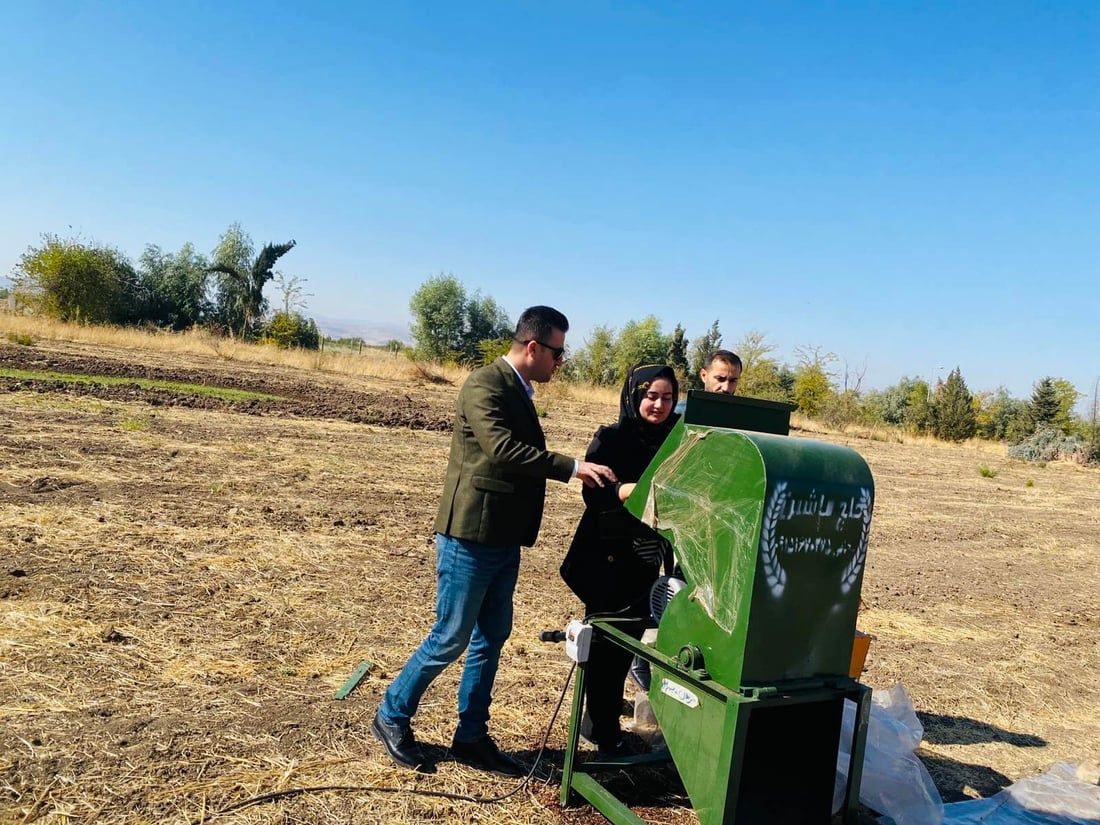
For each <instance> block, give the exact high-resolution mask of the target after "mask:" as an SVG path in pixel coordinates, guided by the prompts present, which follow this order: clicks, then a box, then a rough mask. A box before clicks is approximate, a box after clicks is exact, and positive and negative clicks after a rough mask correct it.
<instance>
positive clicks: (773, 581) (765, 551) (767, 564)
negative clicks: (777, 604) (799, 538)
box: [760, 481, 787, 598]
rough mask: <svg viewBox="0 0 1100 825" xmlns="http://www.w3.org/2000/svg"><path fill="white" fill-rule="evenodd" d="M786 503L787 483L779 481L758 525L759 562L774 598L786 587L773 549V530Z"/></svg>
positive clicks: (784, 577)
mask: <svg viewBox="0 0 1100 825" xmlns="http://www.w3.org/2000/svg"><path fill="white" fill-rule="evenodd" d="M786 503H787V482H785V481H780V482H778V483H776V485H775V488H774V489H773V490H772V495H771V498H770V499H768V506H767V507H766V508H764V520H763V522H762V523H761V525H760V561H761V563H762V564H763V565H764V578H765V581H767V583H768V587H769V588H771V592H772V595H773V596H774V597H775V598H779V597H780V596H782V595H783V589H784V588H785V587H786V586H787V571H785V570H784V569H783V565H782V564H780V563H779V553H778V552H776V549H775V528H776V525H778V524H779V516H780V514H781V513H782V512H783V506H784V505H785V504H786Z"/></svg>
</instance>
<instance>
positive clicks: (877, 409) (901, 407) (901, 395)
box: [864, 376, 928, 426]
mask: <svg viewBox="0 0 1100 825" xmlns="http://www.w3.org/2000/svg"><path fill="white" fill-rule="evenodd" d="M917 384H918V381H917V379H913V378H909V377H908V376H902V378H901V380H900V381H898V383H897V384H894V385H892V386H889V387H887V388H886V389H884V390H872V391H870V392H868V393H867V395H866V397H865V398H864V410H865V412H866V414H867V417H868V419H869V420H871V421H877V422H881V423H883V424H892V425H894V426H903V425H905V424H906V423H907V421H906V419H907V417H908V412H909V405H910V403H911V402H912V400H913V398H914V396H915V393H914V390H915V389H916V388H917ZM920 394H922V395H923V396H924V398H925V402H926V404H927V399H928V385H927V384H925V383H924V382H920Z"/></svg>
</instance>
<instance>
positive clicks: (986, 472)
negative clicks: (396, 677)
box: [978, 464, 997, 478]
mask: <svg viewBox="0 0 1100 825" xmlns="http://www.w3.org/2000/svg"><path fill="white" fill-rule="evenodd" d="M978 474H979V475H981V477H982V478H996V477H997V471H996V470H994V469H993V468H992V467H987V466H986V465H984V464H983V465H982V466H980V467H979V468H978Z"/></svg>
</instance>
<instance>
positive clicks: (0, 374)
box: [0, 368, 282, 401]
mask: <svg viewBox="0 0 1100 825" xmlns="http://www.w3.org/2000/svg"><path fill="white" fill-rule="evenodd" d="M0 378H21V379H23V380H26V381H64V382H65V383H68V384H101V385H103V386H105V387H110V386H118V385H127V386H128V385H131V384H136V385H137V386H139V387H141V388H142V389H143V390H167V391H169V392H178V393H185V394H188V395H209V396H212V397H214V398H220V399H221V400H222V401H281V400H282V398H281V397H280V396H278V395H268V394H267V393H262V392H249V391H247V390H234V389H228V388H226V387H208V386H206V385H205V384H183V383H180V382H178V381H157V380H155V379H152V378H122V377H119V376H115V375H71V374H69V373H63V372H36V371H33V370H13V369H4V368H0Z"/></svg>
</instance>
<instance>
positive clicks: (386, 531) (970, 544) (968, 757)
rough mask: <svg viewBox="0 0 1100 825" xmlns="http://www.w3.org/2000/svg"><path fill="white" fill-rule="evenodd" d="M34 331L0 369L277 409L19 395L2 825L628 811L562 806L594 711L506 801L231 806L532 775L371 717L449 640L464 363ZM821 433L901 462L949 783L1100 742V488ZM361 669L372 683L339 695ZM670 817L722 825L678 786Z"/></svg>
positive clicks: (986, 777)
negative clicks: (481, 769)
mask: <svg viewBox="0 0 1100 825" xmlns="http://www.w3.org/2000/svg"><path fill="white" fill-rule="evenodd" d="M17 321H18V322H19V323H22V321H21V320H20V319H13V318H10V316H9V317H4V316H0V368H7V369H21V370H37V371H52V372H56V373H65V374H79V373H90V374H97V375H107V374H110V375H115V376H120V377H132V378H145V379H161V380H168V379H171V380H175V381H185V382H189V383H193V384H206V385H208V386H222V387H236V388H238V389H245V390H254V391H257V392H263V393H266V394H269V395H275V396H278V400H274V401H256V400H253V401H221V400H219V399H218V398H217V397H211V396H202V395H198V394H190V393H187V392H183V391H173V390H165V389H155V388H154V389H149V388H148V387H143V386H139V385H137V384H126V383H125V382H124V383H122V384H117V385H113V386H110V387H106V386H102V385H94V384H73V383H70V382H65V381H62V380H45V381H43V380H35V379H32V378H27V377H25V376H24V377H0V552H2V557H3V564H2V565H0V822H3V823H29V822H37V823H50V824H51V825H54V824H55V823H93V822H95V823H127V824H132V823H161V822H171V823H179V824H180V825H183V824H184V823H198V822H202V821H204V820H205V821H216V822H224V823H238V824H239V825H244V824H245V823H247V824H248V825H256V824H257V823H367V822H378V823H383V822H386V823H390V822H398V823H401V822H407V823H411V822H448V823H450V822H460V823H478V822H493V823H523V825H536V823H562V822H565V823H588V822H601V821H603V820H602V819H601V818H600V817H598V816H596V815H595V814H593V812H592V811H591V810H590V809H587V808H584V807H577V808H570V809H567V810H565V811H563V810H561V809H560V807H559V806H558V804H557V793H558V786H557V769H558V767H559V766H560V763H561V749H562V746H563V743H564V737H565V719H564V715H565V711H563V716H562V717H560V718H559V719H558V722H557V724H556V725H555V726H554V727H553V729H552V730H551V732H550V737H549V746H548V751H547V754H546V756H545V758H544V765H543V766H540V768H539V770H538V772H537V774H536V781H534V782H532V783H531V784H530V785H529V786H528V787H526V788H524V789H523V790H521V791H520V792H519V793H517V794H515V795H514V796H512V797H510V798H509V799H507V800H506V801H503V802H500V803H498V804H475V803H471V802H464V801H457V800H451V799H445V798H441V797H432V796H422V795H414V794H410V793H392V792H372V791H365V790H361V789H360V790H347V789H345V790H331V791H326V792H311V793H303V794H299V795H296V796H290V797H286V798H281V799H277V800H273V801H269V802H265V803H262V804H258V805H254V806H250V807H247V808H242V809H240V810H237V811H233V812H229V813H225V814H222V815H218V816H215V813H216V812H218V811H219V810H221V809H223V808H225V807H226V806H230V805H233V804H234V803H237V802H240V801H242V800H246V799H249V798H251V797H253V796H255V795H259V794H265V793H268V792H271V791H280V790H285V789H290V788H301V787H316V786H354V787H355V788H362V787H364V786H380V787H384V788H398V789H409V790H421V791H443V792H449V793H455V794H475V795H481V796H492V795H496V794H502V793H507V792H508V791H511V790H512V789H513V788H514V783H512V782H510V781H508V780H504V779H497V778H491V777H486V776H484V775H482V774H479V773H477V772H475V771H472V770H470V769H468V768H465V767H463V766H461V765H458V764H455V763H453V762H448V761H444V762H442V763H441V765H440V770H439V773H438V774H437V775H435V776H429V777H418V776H415V775H412V774H409V773H406V772H402V771H398V770H396V769H394V768H393V767H392V766H391V765H390V763H389V761H388V760H387V759H386V758H385V755H384V754H383V753H381V752H380V746H379V745H378V743H377V742H376V741H375V740H374V739H373V738H372V737H371V736H370V733H369V730H368V726H369V723H370V719H371V717H372V715H373V713H374V710H375V707H376V705H377V702H378V699H379V696H380V693H381V691H382V689H383V688H384V687H385V685H386V684H387V682H388V680H389V679H390V678H391V677H392V676H393V674H394V673H395V672H396V670H397V669H398V668H399V667H400V666H401V665H402V664H403V662H404V660H405V658H406V657H407V656H408V654H409V653H410V652H411V650H412V649H413V647H414V646H415V645H416V644H417V643H418V642H419V641H420V639H421V638H422V637H423V635H424V633H425V632H426V631H427V629H428V627H429V625H430V622H431V618H432V615H431V614H432V604H433V595H434V568H433V550H432V532H431V526H432V521H433V517H434V513H435V506H436V501H437V496H438V493H439V488H440V484H441V480H442V476H443V472H444V468H445V464H446V458H447V447H448V443H449V433H448V428H449V420H450V412H451V408H452V404H453V400H454V396H455V393H456V383H457V382H458V381H460V380H461V374H457V373H456V374H448V375H439V374H434V373H429V372H426V371H422V370H419V369H417V368H416V367H414V366H412V365H410V364H408V362H405V361H400V362H394V361H391V362H384V360H383V359H382V358H381V356H379V357H378V358H377V359H375V360H374V361H373V362H372V361H371V360H370V359H366V357H365V356H364V359H359V360H352V359H353V358H354V356H341V357H342V358H343V359H344V361H340V360H338V359H337V358H336V357H335V356H334V357H333V358H332V359H331V360H326V359H324V358H319V357H317V356H296V357H297V358H299V359H301V360H300V361H299V362H297V363H291V362H289V361H287V360H285V359H283V358H282V356H279V355H278V354H277V353H273V352H272V351H270V350H263V349H261V348H247V347H243V346H242V345H226V344H218V343H216V342H209V341H205V342H204V341H200V340H196V341H192V342H190V343H189V344H187V346H182V345H179V344H175V343H172V344H165V345H158V344H156V343H155V342H150V339H142V338H141V337H140V336H138V337H135V339H134V340H133V341H128V340H127V341H120V340H118V339H112V338H107V339H101V340H93V339H90V338H89V337H88V336H87V335H83V334H82V333H79V332H78V331H74V330H71V329H67V328H58V329H59V331H57V330H55V331H53V332H48V331H44V330H42V329H37V328H36V329H35V330H33V336H32V337H33V339H34V340H33V344H32V345H30V346H20V345H16V344H14V343H7V332H8V331H10V330H14V332H16V333H20V334H25V333H23V327H19V326H17V325H16V322H17ZM219 347H220V348H221V351H219ZM229 347H232V350H230V349H229ZM539 405H540V406H546V407H547V408H548V411H547V415H546V417H545V419H544V426H545V429H546V432H547V437H548V440H549V442H550V444H551V446H552V447H553V448H555V449H558V450H560V451H563V452H567V453H572V454H580V453H581V452H583V449H584V447H585V445H586V443H587V441H588V438H589V437H590V435H591V433H592V431H593V430H594V429H595V428H596V426H597V425H599V424H601V423H605V422H607V421H610V420H611V419H612V418H613V416H614V414H615V409H616V407H615V403H614V397H613V394H607V395H601V394H599V393H596V394H592V393H589V394H587V395H586V396H585V397H578V396H575V395H573V394H571V393H570V391H568V390H567V389H566V388H564V387H562V386H559V385H555V384H550V385H548V386H546V387H544V388H541V389H540V399H539ZM794 437H799V438H803V437H812V438H819V439H824V440H830V441H838V442H841V443H845V444H847V445H848V446H850V447H852V448H854V449H855V450H857V451H858V452H860V453H861V454H862V455H863V456H864V457H865V458H866V460H867V461H868V463H869V464H870V466H871V469H872V471H873V472H874V475H875V480H876V485H877V494H876V512H875V521H874V525H873V527H872V535H871V546H870V551H869V554H868V568H867V572H866V576H865V582H864V588H863V598H864V603H865V608H864V610H863V612H862V614H861V620H860V624H861V627H862V628H863V629H864V630H866V631H868V632H870V633H872V634H873V635H874V636H875V642H874V644H873V645H872V648H871V654H870V657H869V660H868V667H867V671H866V673H865V677H864V678H865V681H866V682H868V683H869V684H870V685H872V686H873V687H874V686H882V687H887V686H891V685H893V684H895V683H897V682H902V683H903V684H904V685H905V687H906V689H907V690H908V692H909V695H910V697H911V699H912V701H913V703H914V705H915V706H916V708H917V710H918V712H919V713H920V714H921V717H922V720H923V722H924V724H925V728H926V730H925V742H924V745H923V747H922V751H921V755H922V757H923V758H924V760H925V763H926V764H927V765H928V767H929V768H930V770H931V771H932V773H933V776H934V777H935V779H936V781H937V784H938V786H939V788H940V791H941V793H942V794H943V796H944V797H945V798H946V799H948V800H953V799H961V798H964V797H966V796H976V795H981V796H985V795H989V794H992V793H994V792H996V791H997V790H998V789H1000V788H1001V787H1003V786H1004V785H1006V784H1008V783H1010V782H1011V781H1013V780H1015V779H1018V778H1021V777H1024V776H1029V775H1033V774H1036V773H1039V772H1041V771H1043V770H1044V769H1045V768H1047V767H1048V766H1049V765H1050V764H1051V763H1053V762H1057V761H1071V762H1076V761H1080V760H1083V759H1085V758H1089V757H1091V758H1096V757H1097V756H1098V755H1100V753H1098V750H1100V530H1098V528H1097V525H1098V524H1100V472H1098V471H1097V470H1095V469H1086V468H1082V467H1079V466H1076V465H1070V464H1060V463H1059V464H1048V465H1046V466H1037V465H1027V464H1023V463H1019V462H1015V461H1011V460H1009V459H1007V458H1006V457H1005V453H1004V450H1003V449H1002V448H1000V447H996V446H992V445H984V444H971V445H962V446H950V445H945V444H940V443H935V442H924V441H912V440H906V439H902V440H899V439H897V438H896V437H894V436H892V435H888V434H887V435H884V434H881V433H879V434H874V435H873V437H860V436H856V435H844V434H828V433H817V432H809V431H807V430H800V431H798V432H796V433H795V434H794ZM981 466H985V467H989V468H992V469H994V470H996V475H995V476H994V477H991V478H989V477H983V476H982V475H981V474H980V473H979V467H981ZM581 509H582V505H581V500H580V493H579V488H578V486H577V483H576V482H574V483H573V484H572V485H569V486H565V485H551V488H550V491H549V494H548V509H547V515H546V519H545V522H544V525H543V530H542V534H541V538H540V541H539V543H538V546H536V547H535V548H533V549H531V550H525V551H524V562H523V568H522V572H521V580H520V585H519V588H518V591H517V593H516V605H517V611H516V626H515V630H514V634H513V636H512V639H511V641H510V642H509V643H508V646H507V648H506V650H505V656H504V660H503V662H502V667H501V671H500V675H499V678H498V684H497V695H496V701H495V704H494V717H493V732H494V734H495V735H496V737H497V739H498V741H499V742H500V743H501V745H502V746H503V747H504V748H505V749H506V750H508V751H511V752H513V753H515V754H517V755H519V756H520V758H522V759H525V760H528V761H530V760H531V759H532V758H533V756H534V754H535V752H536V751H537V749H538V746H539V743H540V742H541V740H542V737H543V734H544V730H545V728H546V725H547V723H548V722H549V720H550V717H551V714H552V712H553V710H554V707H555V704H556V703H557V701H558V697H559V695H560V693H561V690H562V686H563V684H564V681H565V678H566V675H567V673H568V662H567V660H566V659H565V657H564V654H563V652H562V650H561V648H560V646H553V645H548V644H544V643H540V642H539V641H538V633H539V631H541V630H543V629H550V628H560V627H562V626H563V625H564V623H565V622H566V621H567V620H568V619H569V618H571V617H575V616H577V615H578V614H579V613H580V610H581V608H580V605H579V603H578V602H577V601H576V600H575V599H574V598H573V597H572V595H571V594H570V593H569V592H568V591H567V589H566V588H565V587H564V585H563V584H562V583H561V582H560V580H559V578H558V575H557V567H558V564H559V562H560V560H561V558H562V555H563V553H564V550H565V547H566V546H567V544H568V541H569V539H570V536H571V534H572V530H573V528H574V526H575V524H576V522H577V519H578V517H579V515H580V512H581ZM363 661H369V662H371V663H372V665H373V669H372V670H371V672H370V674H369V675H368V676H367V678H366V679H365V680H364V681H363V682H362V684H361V685H360V687H359V688H358V689H357V690H356V691H355V692H353V693H352V694H351V695H350V696H349V697H348V698H347V699H345V700H342V701H338V700H335V699H334V698H333V694H334V692H335V691H336V690H337V689H338V688H339V687H340V685H341V684H342V683H343V682H344V681H345V680H346V679H347V678H348V677H349V675H350V674H351V673H352V672H353V671H354V670H355V668H356V666H357V665H359V663H360V662H363ZM457 677H458V669H457V668H452V669H451V670H449V671H448V672H445V673H444V675H443V676H442V677H441V678H440V680H439V681H438V682H437V683H436V685H435V686H434V687H433V689H432V690H431V691H430V692H429V694H428V695H427V697H426V699H425V702H424V705H423V706H422V709H421V713H420V715H419V716H418V717H417V720H416V721H417V726H416V727H417V733H418V735H419V736H420V737H421V738H422V739H423V740H424V741H426V742H427V743H429V744H430V745H432V746H434V749H435V753H436V754H437V755H439V756H442V755H443V754H444V748H445V746H446V745H447V744H448V743H449V741H450V737H451V734H452V732H453V713H454V691H455V687H456V684H457ZM645 816H646V818H647V819H649V820H650V821H653V822H675V823H680V822H685V823H686V822H692V821H694V817H693V815H692V814H691V812H690V810H688V809H687V808H686V807H685V805H684V804H683V800H682V799H681V798H678V797H676V796H675V794H669V795H667V796H666V797H665V798H663V799H657V800H650V802H649V803H648V806H647V807H646V808H645Z"/></svg>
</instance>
